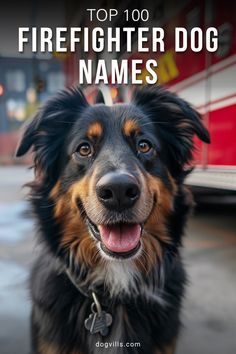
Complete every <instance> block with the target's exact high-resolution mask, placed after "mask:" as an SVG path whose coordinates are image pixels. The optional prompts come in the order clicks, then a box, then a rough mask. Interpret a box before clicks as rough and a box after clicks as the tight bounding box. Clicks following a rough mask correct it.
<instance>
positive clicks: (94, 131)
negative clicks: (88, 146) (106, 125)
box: [87, 122, 103, 139]
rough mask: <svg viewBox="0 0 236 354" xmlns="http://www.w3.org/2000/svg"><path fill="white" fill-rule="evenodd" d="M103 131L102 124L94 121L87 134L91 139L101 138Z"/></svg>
mask: <svg viewBox="0 0 236 354" xmlns="http://www.w3.org/2000/svg"><path fill="white" fill-rule="evenodd" d="M102 132H103V128H102V125H101V124H100V123H99V122H94V123H92V124H91V125H90V126H89V128H88V130H87V136H88V137H89V138H90V139H93V138H99V137H100V136H101V135H102Z"/></svg>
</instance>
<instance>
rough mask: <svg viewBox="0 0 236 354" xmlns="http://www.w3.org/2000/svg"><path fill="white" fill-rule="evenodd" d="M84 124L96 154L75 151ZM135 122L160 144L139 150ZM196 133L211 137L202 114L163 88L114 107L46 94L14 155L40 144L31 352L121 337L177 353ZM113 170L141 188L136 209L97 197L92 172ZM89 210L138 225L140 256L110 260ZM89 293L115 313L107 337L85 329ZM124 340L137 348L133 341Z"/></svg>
mask: <svg viewBox="0 0 236 354" xmlns="http://www.w3.org/2000/svg"><path fill="white" fill-rule="evenodd" d="M127 121H128V122H127ZM87 126H88V128H86V129H87V132H88V131H89V132H90V133H89V134H94V136H92V138H91V139H95V140H96V141H95V140H93V144H94V149H96V154H95V155H94V157H93V158H92V159H81V158H80V157H78V159H77V155H76V150H75V147H76V144H77V145H78V143H79V141H80V140H81V139H82V136H84V134H88V133H85V132H84V129H85V127H87ZM88 129H89V130H88ZM91 131H92V133H91ZM140 131H142V134H144V136H145V137H148V138H149V139H151V140H152V142H153V146H154V148H153V149H152V152H151V153H149V154H146V155H144V154H143V155H142V154H137V153H136V150H135V149H136V147H135V146H136V145H135V144H136V143H134V139H138V136H139V135H140ZM98 135H99V136H98ZM100 135H101V136H100ZM194 135H197V136H198V137H199V138H200V139H201V140H202V141H204V142H207V143H209V141H210V139H209V135H208V132H207V130H206V129H205V128H204V126H203V124H202V121H201V117H200V116H199V114H198V113H197V112H196V111H195V110H194V109H193V108H192V107H191V106H190V105H189V104H188V103H186V102H185V101H183V100H181V99H180V98H178V97H177V96H176V95H174V94H172V93H170V92H168V91H166V90H164V89H162V88H151V89H149V88H144V89H142V90H139V91H138V92H136V93H135V95H134V98H133V101H132V102H131V104H129V105H115V106H113V107H106V106H105V105H103V104H99V105H95V106H90V105H89V104H88V103H87V101H86V99H85V97H84V96H83V93H82V92H81V91H80V90H79V89H77V88H73V89H70V90H68V91H64V92H62V93H60V94H59V95H58V96H56V97H55V98H53V99H50V100H49V101H48V102H47V103H46V104H45V105H44V106H43V107H42V108H41V109H40V110H39V112H38V113H37V114H36V117H35V118H34V119H33V120H32V121H31V122H30V124H29V125H28V126H27V127H26V130H25V133H24V135H23V138H22V140H21V143H20V145H19V147H18V151H17V156H21V155H23V154H25V153H26V152H27V151H28V150H29V149H30V148H31V147H33V154H34V168H35V180H34V181H33V182H32V183H31V184H30V188H31V193H30V198H31V203H32V206H33V210H34V212H35V215H36V218H37V221H38V228H39V235H38V237H39V239H40V240H41V241H42V243H43V247H42V251H41V255H40V257H39V259H38V260H37V261H36V263H35V266H34V268H33V270H32V276H31V297H32V303H33V306H32V353H34V354H36V353H44V354H47V353H53V354H69V353H70V354H71V353H74V354H75V353H80V354H92V353H95V354H98V353H103V352H104V351H103V349H102V348H99V347H98V346H97V345H96V343H97V342H98V341H100V342H102V343H105V342H110V343H112V342H114V341H118V342H122V343H123V344H124V346H123V347H117V348H115V347H112V348H111V349H110V350H107V351H106V352H108V353H109V352H110V353H124V354H125V353H127V354H128V353H131V352H132V353H137V354H138V353H144V354H152V353H157V352H158V353H166V352H167V351H168V353H173V352H174V343H175V342H176V339H177V337H178V334H179V330H180V311H181V304H182V299H183V295H184V288H185V283H186V275H185V270H184V268H183V264H182V261H181V256H180V253H179V248H180V246H181V242H182V236H183V233H184V226H185V224H186V219H187V215H188V213H189V210H190V209H191V205H192V199H191V194H190V192H189V191H188V190H187V189H186V187H184V186H183V182H184V179H185V176H186V174H187V173H188V172H189V171H190V164H191V160H192V153H193V149H194V143H193V138H194ZM99 139H100V140H99ZM94 141H95V142H94ZM114 170H116V171H117V170H118V171H124V170H125V171H128V172H129V173H132V174H134V175H135V178H136V179H138V180H139V181H140V184H141V185H142V188H141V196H140V198H139V200H138V202H137V203H136V205H135V206H134V207H133V208H132V209H131V210H122V211H121V212H115V211H108V210H106V209H105V208H104V207H102V206H101V204H100V203H99V201H98V200H97V196H96V193H95V186H96V183H97V181H98V180H99V178H101V176H102V175H104V174H106V173H108V172H109V171H114ZM88 217H89V218H90V219H92V220H93V222H94V223H95V224H98V223H101V222H102V221H104V222H106V220H109V222H110V221H113V222H118V221H119V222H139V223H143V224H144V226H143V227H144V229H143V235H142V239H141V243H142V247H141V248H140V251H139V253H138V254H136V256H135V257H131V258H130V259H126V260H123V259H110V258H109V256H106V255H105V254H104V252H103V250H102V249H101V247H100V246H99V242H97V240H96V239H94V238H93V237H92V235H91V234H90V232H89V231H88V226H87V222H86V220H88ZM68 270H69V272H70V276H68ZM91 291H95V292H96V294H97V296H98V298H99V300H100V303H101V306H102V308H103V309H104V310H106V311H107V312H109V313H110V314H111V315H112V316H113V324H112V326H111V328H110V331H109V334H108V336H106V337H104V338H103V337H101V336H100V335H99V334H94V335H92V334H90V333H89V332H88V331H87V330H86V329H85V327H84V321H85V319H86V318H87V317H88V315H89V314H90V312H91V310H90V307H91V303H92V297H91ZM127 342H139V343H140V346H139V347H134V348H132V350H131V348H130V347H126V346H125V343H127Z"/></svg>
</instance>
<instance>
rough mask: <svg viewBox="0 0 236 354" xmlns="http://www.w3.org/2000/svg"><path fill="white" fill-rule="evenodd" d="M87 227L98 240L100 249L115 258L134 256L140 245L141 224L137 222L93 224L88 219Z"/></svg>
mask: <svg viewBox="0 0 236 354" xmlns="http://www.w3.org/2000/svg"><path fill="white" fill-rule="evenodd" d="M87 224H88V228H89V230H90V231H91V233H92V234H93V236H94V237H95V238H96V239H97V240H98V241H100V245H101V249H102V250H103V252H105V253H106V254H107V255H109V256H112V257H115V258H129V257H132V256H134V255H135V254H136V253H137V252H138V250H139V248H140V246H141V242H140V239H141V235H142V225H141V224H138V223H130V224H128V223H117V224H111V225H95V224H93V223H92V221H91V220H89V219H88V222H87Z"/></svg>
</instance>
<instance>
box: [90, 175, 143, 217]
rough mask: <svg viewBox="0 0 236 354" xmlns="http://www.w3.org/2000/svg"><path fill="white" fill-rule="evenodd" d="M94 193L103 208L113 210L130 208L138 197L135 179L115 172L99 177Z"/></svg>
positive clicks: (138, 191)
mask: <svg viewBox="0 0 236 354" xmlns="http://www.w3.org/2000/svg"><path fill="white" fill-rule="evenodd" d="M96 192H97V196H98V199H99V200H100V202H101V203H102V204H103V205H104V206H105V207H107V208H108V209H115V210H122V209H127V208H131V207H132V206H133V205H134V204H135V202H136V201H137V199H138V198H139V196H140V189H139V186H138V184H137V181H136V179H135V178H134V177H132V176H130V175H128V174H125V173H120V174H119V173H116V172H110V173H107V174H106V175H104V176H103V177H101V178H100V180H99V181H98V183H97V185H96Z"/></svg>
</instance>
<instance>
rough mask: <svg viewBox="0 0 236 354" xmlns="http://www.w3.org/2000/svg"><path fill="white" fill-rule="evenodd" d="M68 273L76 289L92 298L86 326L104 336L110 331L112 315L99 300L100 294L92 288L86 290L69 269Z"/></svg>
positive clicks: (85, 322)
mask: <svg viewBox="0 0 236 354" xmlns="http://www.w3.org/2000/svg"><path fill="white" fill-rule="evenodd" d="M66 274H67V276H68V278H69V279H70V281H71V282H72V284H73V285H74V286H75V287H76V289H77V290H78V291H79V292H80V293H81V294H82V295H84V296H85V297H87V298H92V300H93V301H92V303H91V313H90V314H89V316H88V317H87V318H86V319H85V321H84V326H85V328H86V329H87V330H88V331H89V332H90V333H91V334H96V333H100V334H101V335H102V336H103V337H105V336H107V335H108V333H109V327H110V326H111V324H112V316H111V314H110V313H108V312H106V311H104V310H103V309H102V306H101V303H100V302H99V300H98V296H97V294H96V293H95V291H93V290H92V289H91V288H89V289H88V291H84V289H82V288H81V287H80V286H78V284H77V282H76V281H75V279H74V278H73V276H72V274H71V272H70V270H69V269H67V270H66Z"/></svg>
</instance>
